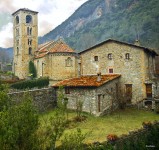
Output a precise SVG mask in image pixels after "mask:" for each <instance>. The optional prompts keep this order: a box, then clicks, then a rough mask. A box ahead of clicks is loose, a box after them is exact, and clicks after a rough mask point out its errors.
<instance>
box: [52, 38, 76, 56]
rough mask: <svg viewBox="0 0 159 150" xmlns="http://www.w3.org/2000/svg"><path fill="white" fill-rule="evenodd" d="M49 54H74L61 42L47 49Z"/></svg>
mask: <svg viewBox="0 0 159 150" xmlns="http://www.w3.org/2000/svg"><path fill="white" fill-rule="evenodd" d="M49 52H50V53H54V52H71V53H72V52H73V53H74V52H75V51H74V50H73V49H72V48H70V47H69V46H68V45H67V44H65V43H64V42H63V41H61V40H58V41H57V42H56V43H55V45H54V46H53V47H51V48H50V49H49Z"/></svg>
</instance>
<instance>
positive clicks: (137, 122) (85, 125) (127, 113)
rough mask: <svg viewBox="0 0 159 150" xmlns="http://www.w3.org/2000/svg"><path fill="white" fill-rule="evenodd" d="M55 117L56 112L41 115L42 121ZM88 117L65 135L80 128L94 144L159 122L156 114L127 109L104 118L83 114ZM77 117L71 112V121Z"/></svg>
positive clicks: (74, 125)
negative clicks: (111, 136) (109, 136)
mask: <svg viewBox="0 0 159 150" xmlns="http://www.w3.org/2000/svg"><path fill="white" fill-rule="evenodd" d="M52 115H54V111H50V112H47V113H46V114H43V115H41V121H42V122H43V121H45V120H47V119H46V118H50V117H51V116H52ZM83 115H86V116H87V119H86V120H85V121H83V122H78V123H73V124H72V125H71V127H70V128H68V129H67V130H66V131H65V133H69V132H72V131H75V130H76V129H77V128H80V129H81V130H82V132H84V133H90V134H89V136H88V137H87V139H86V143H92V142H95V141H99V142H102V141H105V140H106V136H107V135H108V134H110V133H112V134H116V135H118V136H120V135H122V134H127V133H128V132H129V131H132V130H136V129H139V128H141V127H142V122H144V121H154V120H159V115H158V114H155V113H154V112H150V111H145V110H137V109H126V110H122V111H121V110H118V111H116V112H114V113H112V114H110V115H107V116H103V117H94V116H91V115H89V114H83ZM75 116H76V113H75V112H72V111H70V112H69V119H72V118H73V117H75Z"/></svg>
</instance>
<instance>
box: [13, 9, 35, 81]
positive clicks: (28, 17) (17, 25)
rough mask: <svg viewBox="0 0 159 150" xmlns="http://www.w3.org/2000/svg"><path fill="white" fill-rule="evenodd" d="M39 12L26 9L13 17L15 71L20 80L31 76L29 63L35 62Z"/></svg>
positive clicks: (17, 12) (18, 11)
mask: <svg viewBox="0 0 159 150" xmlns="http://www.w3.org/2000/svg"><path fill="white" fill-rule="evenodd" d="M37 14H38V12H36V11H32V10H29V9H26V8H22V9H19V10H17V11H16V12H14V13H13V14H12V16H13V44H14V46H13V47H14V59H13V71H14V73H15V75H16V76H18V77H19V78H20V79H24V78H26V77H27V76H28V75H29V61H31V60H33V58H34V52H35V50H36V49H37V46H38V17H37Z"/></svg>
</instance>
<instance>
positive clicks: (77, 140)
mask: <svg viewBox="0 0 159 150" xmlns="http://www.w3.org/2000/svg"><path fill="white" fill-rule="evenodd" d="M86 136H87V134H86V133H85V134H83V133H82V132H81V129H77V131H75V132H73V133H71V134H66V135H65V136H64V138H63V140H62V149H65V150H82V149H84V143H83V141H84V140H85V139H86Z"/></svg>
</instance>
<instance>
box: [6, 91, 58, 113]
mask: <svg viewBox="0 0 159 150" xmlns="http://www.w3.org/2000/svg"><path fill="white" fill-rule="evenodd" d="M25 94H29V95H30V96H31V97H32V98H33V102H34V105H35V106H36V107H37V109H38V110H39V111H40V112H44V111H46V110H48V109H51V108H54V107H55V106H56V98H55V96H56V94H55V91H54V89H53V88H43V89H34V90H27V91H20V92H12V93H8V95H9V96H10V97H11V98H12V99H13V100H15V101H16V102H18V101H20V100H21V99H22V97H23V96H24V95H25Z"/></svg>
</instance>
